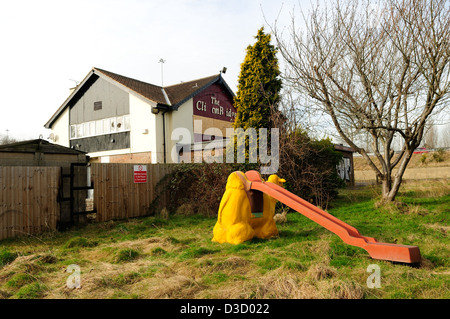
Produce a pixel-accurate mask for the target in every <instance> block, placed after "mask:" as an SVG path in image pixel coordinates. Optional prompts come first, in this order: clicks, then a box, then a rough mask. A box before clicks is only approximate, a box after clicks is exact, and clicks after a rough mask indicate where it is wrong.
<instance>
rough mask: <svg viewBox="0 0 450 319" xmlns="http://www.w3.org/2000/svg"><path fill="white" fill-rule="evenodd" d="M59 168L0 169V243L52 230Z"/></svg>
mask: <svg viewBox="0 0 450 319" xmlns="http://www.w3.org/2000/svg"><path fill="white" fill-rule="evenodd" d="M60 174H61V168H60V167H37V166H33V167H32V166H14V167H11V166H0V240H1V239H5V238H9V237H16V236H19V235H23V234H36V233H41V232H43V231H45V230H49V229H50V230H55V229H56V226H57V222H58V220H59V216H60V206H59V203H58V200H57V199H58V191H59V181H60Z"/></svg>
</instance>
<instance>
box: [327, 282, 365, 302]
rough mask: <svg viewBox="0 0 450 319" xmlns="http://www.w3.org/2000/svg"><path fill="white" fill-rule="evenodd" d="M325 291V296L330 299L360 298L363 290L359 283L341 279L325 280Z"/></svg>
mask: <svg viewBox="0 0 450 319" xmlns="http://www.w3.org/2000/svg"><path fill="white" fill-rule="evenodd" d="M327 286H328V287H325V288H324V290H325V291H326V294H327V296H328V297H327V298H330V299H362V298H363V297H364V290H363V288H362V286H361V285H359V284H358V283H355V282H347V281H342V280H336V281H330V282H327Z"/></svg>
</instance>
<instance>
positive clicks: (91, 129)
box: [89, 121, 95, 136]
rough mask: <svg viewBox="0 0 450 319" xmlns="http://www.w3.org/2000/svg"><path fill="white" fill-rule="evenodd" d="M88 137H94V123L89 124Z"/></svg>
mask: <svg viewBox="0 0 450 319" xmlns="http://www.w3.org/2000/svg"><path fill="white" fill-rule="evenodd" d="M89 135H90V136H93V135H95V122H94V121H92V122H89Z"/></svg>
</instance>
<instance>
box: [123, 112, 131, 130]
mask: <svg viewBox="0 0 450 319" xmlns="http://www.w3.org/2000/svg"><path fill="white" fill-rule="evenodd" d="M123 129H124V131H129V130H130V116H129V115H125V116H124V117H123Z"/></svg>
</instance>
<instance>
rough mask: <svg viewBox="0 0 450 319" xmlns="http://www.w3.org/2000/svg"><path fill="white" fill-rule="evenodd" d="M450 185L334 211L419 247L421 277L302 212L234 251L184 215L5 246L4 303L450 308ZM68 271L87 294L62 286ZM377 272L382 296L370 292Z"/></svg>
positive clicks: (412, 187)
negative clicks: (328, 303) (392, 303)
mask: <svg viewBox="0 0 450 319" xmlns="http://www.w3.org/2000/svg"><path fill="white" fill-rule="evenodd" d="M449 185H450V184H449V183H448V182H446V181H434V182H426V183H420V184H419V183H405V184H404V186H403V187H402V189H401V192H400V194H399V200H400V201H401V203H400V204H395V205H392V206H387V207H384V206H380V207H376V205H375V203H376V199H374V198H373V194H374V192H373V187H372V188H370V187H367V188H359V189H356V190H352V189H344V190H342V191H341V193H340V195H339V197H338V198H337V199H336V200H335V201H334V202H333V203H332V205H331V207H330V208H329V210H328V211H329V213H330V214H332V215H334V216H336V217H337V218H339V219H341V220H342V221H344V222H347V223H349V224H350V225H352V226H354V227H356V228H357V229H358V230H359V231H360V232H361V234H363V235H366V236H371V237H375V238H377V239H378V240H380V241H386V242H394V241H397V243H399V244H408V245H417V246H419V247H420V250H421V254H422V256H423V257H424V259H423V260H424V262H423V263H422V265H421V266H420V267H418V268H410V267H408V266H404V265H399V264H395V263H389V262H385V261H378V260H373V259H370V258H369V256H368V254H367V252H366V251H364V250H363V249H360V248H356V247H353V246H349V245H347V244H345V243H343V242H342V241H341V240H340V238H339V237H337V236H336V235H334V234H332V233H330V232H329V231H327V230H326V229H324V228H323V227H321V226H319V225H317V224H316V223H314V222H312V221H311V220H309V219H307V218H306V217H304V216H302V215H301V214H298V213H294V212H290V213H289V221H288V222H287V223H286V224H283V225H280V226H278V229H279V232H280V235H279V237H277V238H274V239H271V240H259V239H258V240H252V241H249V242H245V243H242V244H240V245H236V246H234V245H230V244H217V243H214V242H211V237H212V229H213V227H214V224H215V222H216V220H215V218H207V217H201V216H198V215H193V216H187V215H189V214H187V213H184V214H180V215H177V214H174V215H171V218H170V219H169V220H163V219H160V218H156V217H146V218H138V219H133V220H130V221H120V222H119V221H115V222H106V223H95V224H91V225H88V226H87V227H85V228H84V229H75V230H70V231H67V232H64V233H60V234H56V235H55V234H54V235H53V237H52V238H45V240H39V239H37V238H26V240H25V239H23V240H22V239H13V240H7V241H4V242H0V245H1V246H0V263H1V267H0V298H51V299H55V298H127V299H130V298H277V299H280V298H345V299H352V298H444V299H448V298H450V293H449V291H450V283H449V282H448V278H447V277H448V273H449V269H450V262H449V260H448V256H449V254H450V250H449V248H448V247H450V238H449V236H448V232H449V229H450V228H449V227H450V220H449V215H448V207H449V205H450V194H449V188H450V186H449ZM185 209H186V207H185ZM70 264H76V265H79V266H80V270H81V282H82V287H81V288H80V289H75V290H68V289H67V288H65V286H64V285H65V283H66V280H67V278H68V276H69V275H70V274H69V273H67V272H65V271H64V270H65V269H66V268H67V266H68V265H70ZM370 264H377V265H379V267H380V268H381V276H382V288H379V289H369V288H368V287H367V285H366V280H367V278H368V276H369V274H368V273H367V272H366V268H367V267H368V265H370Z"/></svg>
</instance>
